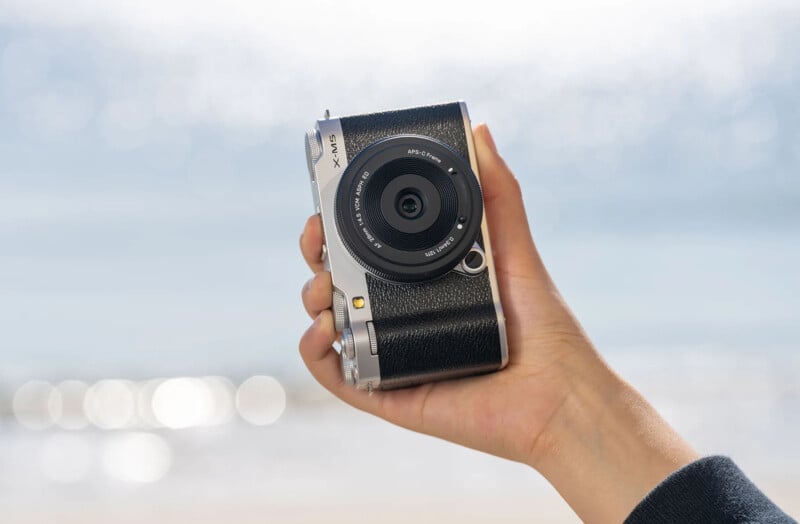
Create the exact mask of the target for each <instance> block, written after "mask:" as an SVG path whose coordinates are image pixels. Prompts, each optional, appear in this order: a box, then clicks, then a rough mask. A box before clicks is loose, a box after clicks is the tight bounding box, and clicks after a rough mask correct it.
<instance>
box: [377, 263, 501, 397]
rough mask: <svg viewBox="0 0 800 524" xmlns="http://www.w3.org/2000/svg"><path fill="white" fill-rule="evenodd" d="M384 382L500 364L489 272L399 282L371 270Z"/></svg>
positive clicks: (430, 377) (401, 382)
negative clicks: (372, 272)
mask: <svg viewBox="0 0 800 524" xmlns="http://www.w3.org/2000/svg"><path fill="white" fill-rule="evenodd" d="M367 287H368V289H369V295H370V299H371V301H372V316H373V323H374V324H375V333H376V335H377V342H378V358H379V362H380V369H381V388H382V389H391V388H396V387H403V386H409V385H413V384H416V383H420V382H426V381H429V380H433V379H440V378H451V377H457V376H463V375H472V374H476V373H481V372H487V371H492V370H495V369H498V368H499V367H500V366H501V365H502V350H501V340H500V332H499V329H498V324H497V311H496V310H495V307H494V302H493V300H492V290H491V285H490V283H489V277H488V274H487V273H486V272H484V273H483V274H481V275H477V276H467V275H462V274H460V273H458V272H454V271H451V272H450V273H448V274H447V275H445V276H443V277H441V278H438V279H436V280H432V281H428V282H419V283H413V284H401V283H394V282H388V281H386V280H380V279H378V278H375V277H373V276H371V275H367Z"/></svg>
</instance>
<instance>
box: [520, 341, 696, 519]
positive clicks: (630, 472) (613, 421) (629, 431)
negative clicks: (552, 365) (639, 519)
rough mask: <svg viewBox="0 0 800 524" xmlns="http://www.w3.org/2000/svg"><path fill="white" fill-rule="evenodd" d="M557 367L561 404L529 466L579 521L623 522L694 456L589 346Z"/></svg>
mask: <svg viewBox="0 0 800 524" xmlns="http://www.w3.org/2000/svg"><path fill="white" fill-rule="evenodd" d="M557 365H558V366H559V367H560V369H559V375H560V376H561V377H562V378H561V380H563V382H564V384H566V387H565V388H564V389H565V396H564V398H563V401H562V403H561V406H560V407H559V409H558V410H557V411H556V413H555V414H554V416H553V417H552V418H551V420H550V421H549V423H548V425H547V427H546V428H545V429H544V430H543V431H542V433H541V434H540V436H539V437H538V439H537V441H536V443H535V445H534V447H533V449H532V450H531V454H530V456H529V460H528V461H527V462H528V464H529V465H530V466H532V467H533V468H535V469H536V470H537V471H539V472H540V473H541V474H542V475H543V476H544V477H545V478H547V480H548V481H549V482H550V483H551V484H552V485H553V486H554V487H555V488H556V489H557V490H558V491H559V492H560V493H561V495H562V496H563V497H564V499H565V500H566V501H567V503H569V504H570V506H571V507H572V508H573V510H575V512H576V513H577V514H578V515H579V516H580V517H581V518H582V519H583V520H584V521H616V522H621V521H622V520H624V519H625V517H627V515H628V514H629V513H630V511H631V510H633V508H634V507H635V506H636V504H638V502H639V501H640V500H641V499H642V498H644V496H645V495H647V493H648V492H649V491H650V490H652V489H653V488H654V487H655V486H656V485H658V483H659V482H661V481H662V480H663V479H664V478H665V477H666V476H667V475H669V474H670V473H672V472H673V471H675V470H677V469H678V468H680V467H682V466H684V465H686V464H688V463H690V462H692V461H694V460H696V459H697V454H696V453H695V452H694V451H693V450H692V449H691V448H690V447H689V445H688V444H687V443H686V442H685V441H684V440H683V439H682V438H681V437H680V436H679V435H678V434H677V433H676V432H675V431H674V430H673V429H672V428H671V427H670V426H669V425H668V424H667V423H666V421H664V420H663V419H662V418H661V416H660V415H659V414H658V413H657V412H656V411H655V409H653V407H652V406H650V405H649V404H648V403H647V401H646V400H645V399H644V398H643V397H642V396H641V395H640V394H639V393H638V392H637V391H636V390H635V389H634V388H633V387H631V386H630V385H629V384H628V383H626V382H625V381H624V380H623V379H622V378H620V377H619V376H618V375H617V374H616V373H614V372H613V371H612V370H611V369H610V368H609V367H608V365H607V364H606V363H605V362H604V361H603V360H602V358H601V357H600V356H599V355H598V354H597V352H596V351H595V350H594V349H593V348H592V347H591V346H590V345H589V343H588V341H587V347H585V348H582V350H580V351H575V352H573V353H571V354H570V355H568V356H567V357H566V358H565V359H564V360H563V361H561V362H559V363H558V364H557Z"/></svg>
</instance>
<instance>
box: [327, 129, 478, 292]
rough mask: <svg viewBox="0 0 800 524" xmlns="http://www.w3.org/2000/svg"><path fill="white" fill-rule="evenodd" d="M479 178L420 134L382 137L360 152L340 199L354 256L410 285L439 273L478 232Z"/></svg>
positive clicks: (341, 223)
mask: <svg viewBox="0 0 800 524" xmlns="http://www.w3.org/2000/svg"><path fill="white" fill-rule="evenodd" d="M482 218H483V200H482V196H481V189H480V185H479V183H478V180H477V177H476V176H475V174H474V173H473V172H472V170H471V169H470V166H469V163H468V162H466V161H465V160H464V159H463V158H462V157H461V156H460V155H459V154H458V153H456V152H455V151H453V150H452V149H451V148H450V147H449V146H447V145H445V144H444V143H442V142H439V141H437V140H434V139H432V138H429V137H424V136H418V135H397V136H392V137H388V138H385V139H382V140H380V141H378V142H375V143H373V144H372V145H370V146H368V147H366V148H365V149H364V150H362V151H361V152H360V153H358V154H357V155H356V156H355V158H353V160H352V162H350V164H349V165H348V166H347V168H346V169H345V172H344V174H343V175H342V178H341V180H340V182H339V187H338V189H337V194H336V224H337V227H338V229H339V234H340V235H341V237H342V239H343V241H344V244H345V246H346V247H347V249H348V251H349V252H350V254H351V255H353V257H355V258H356V259H357V260H358V261H359V262H360V263H361V264H362V265H364V266H365V267H366V268H367V269H369V270H370V271H371V272H373V273H375V274H376V275H378V276H380V277H382V278H385V279H388V280H397V281H404V282H413V281H419V280H425V279H430V278H434V277H437V276H440V275H442V274H444V273H446V272H448V271H449V270H451V269H452V268H453V267H455V265H456V264H458V263H459V262H460V261H461V259H463V257H464V256H465V255H466V254H467V252H468V251H469V249H470V248H471V246H472V244H473V242H474V241H475V239H476V238H477V236H478V234H479V232H480V225H481V220H482Z"/></svg>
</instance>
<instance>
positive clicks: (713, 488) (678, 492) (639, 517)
mask: <svg viewBox="0 0 800 524" xmlns="http://www.w3.org/2000/svg"><path fill="white" fill-rule="evenodd" d="M625 522H626V524H639V523H647V524H658V523H668V522H669V523H694V522H698V523H703V524H715V523H720V524H722V523H725V524H727V523H744V522H747V523H755V522H758V523H760V524H765V523H780V524H785V523H794V524H797V521H796V520H794V519H793V518H791V517H790V516H789V515H787V514H786V513H784V512H783V511H781V509H780V508H779V507H778V506H776V505H775V504H774V503H773V502H772V501H771V500H769V499H768V498H767V496H766V495H764V494H763V493H761V491H760V490H759V489H758V488H757V487H756V486H755V485H754V484H753V483H752V482H750V480H749V479H748V478H747V477H746V476H745V475H744V473H742V470H740V469H739V468H738V467H737V466H736V464H734V463H733V461H732V460H731V459H729V458H727V457H706V458H702V459H700V460H698V461H695V462H692V463H691V464H689V465H688V466H685V467H683V468H681V469H679V470H678V471H676V472H675V473H673V474H672V475H670V476H669V477H667V478H666V479H665V480H664V481H663V482H661V484H659V485H658V486H656V487H655V489H653V491H651V492H650V493H649V494H648V495H647V496H646V497H645V498H644V500H642V501H641V502H640V503H639V505H638V506H636V508H634V510H633V512H632V513H631V514H630V515H629V516H628V518H627V519H625Z"/></svg>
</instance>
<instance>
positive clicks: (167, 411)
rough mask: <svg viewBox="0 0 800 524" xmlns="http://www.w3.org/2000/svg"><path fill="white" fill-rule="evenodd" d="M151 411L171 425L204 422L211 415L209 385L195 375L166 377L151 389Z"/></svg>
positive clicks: (179, 427) (199, 423) (170, 426)
mask: <svg viewBox="0 0 800 524" xmlns="http://www.w3.org/2000/svg"><path fill="white" fill-rule="evenodd" d="M153 414H154V415H155V418H156V420H157V421H158V422H160V423H161V424H163V425H164V426H166V427H168V428H172V429H181V428H188V427H192V426H203V425H207V424H209V423H210V421H211V420H212V418H213V416H214V397H213V394H212V392H211V388H210V387H209V386H208V384H207V383H206V382H204V381H203V380H200V379H198V378H191V377H181V378H171V379H169V380H165V381H164V382H162V383H161V384H159V385H158V387H156V389H155V392H154V393H153Z"/></svg>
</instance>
